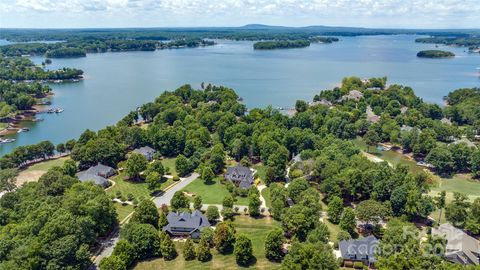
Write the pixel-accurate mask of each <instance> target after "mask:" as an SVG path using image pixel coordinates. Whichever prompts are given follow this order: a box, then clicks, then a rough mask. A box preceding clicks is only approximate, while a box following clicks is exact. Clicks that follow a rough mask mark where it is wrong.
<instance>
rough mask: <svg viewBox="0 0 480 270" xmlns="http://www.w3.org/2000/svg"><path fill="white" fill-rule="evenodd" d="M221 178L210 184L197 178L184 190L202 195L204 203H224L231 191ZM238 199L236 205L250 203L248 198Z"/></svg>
mask: <svg viewBox="0 0 480 270" xmlns="http://www.w3.org/2000/svg"><path fill="white" fill-rule="evenodd" d="M220 179H221V177H217V178H215V179H213V181H212V183H209V184H205V183H204V182H203V180H201V179H197V180H194V181H193V182H192V183H190V184H189V185H188V186H186V187H185V188H184V189H183V190H184V191H186V192H190V193H194V194H195V195H200V196H202V202H203V203H204V204H222V201H223V198H225V196H227V195H228V194H229V192H228V190H227V188H226V186H225V185H223V184H221V183H220ZM236 199H237V201H236V202H235V205H248V198H246V197H245V198H244V197H237V198H236ZM192 200H193V198H192Z"/></svg>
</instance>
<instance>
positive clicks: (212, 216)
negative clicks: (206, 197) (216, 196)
mask: <svg viewBox="0 0 480 270" xmlns="http://www.w3.org/2000/svg"><path fill="white" fill-rule="evenodd" d="M206 216H207V219H208V221H210V222H215V221H216V220H217V219H218V218H219V217H220V213H219V212H218V208H217V207H216V206H215V205H209V206H208V208H207V212H206Z"/></svg>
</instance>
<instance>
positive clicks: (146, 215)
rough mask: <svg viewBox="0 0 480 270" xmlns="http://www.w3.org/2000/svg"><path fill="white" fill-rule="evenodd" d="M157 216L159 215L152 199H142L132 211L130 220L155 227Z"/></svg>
mask: <svg viewBox="0 0 480 270" xmlns="http://www.w3.org/2000/svg"><path fill="white" fill-rule="evenodd" d="M159 217H160V215H159V214H158V210H157V207H156V206H155V204H154V203H153V201H151V200H148V199H144V200H142V201H141V202H140V204H138V206H137V208H136V209H135V212H133V215H132V219H131V222H138V223H145V224H150V225H152V226H154V227H157V226H158V220H159Z"/></svg>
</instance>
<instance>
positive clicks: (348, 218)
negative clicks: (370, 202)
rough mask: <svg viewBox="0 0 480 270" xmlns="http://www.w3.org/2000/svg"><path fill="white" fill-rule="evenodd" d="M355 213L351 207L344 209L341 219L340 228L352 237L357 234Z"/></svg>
mask: <svg viewBox="0 0 480 270" xmlns="http://www.w3.org/2000/svg"><path fill="white" fill-rule="evenodd" d="M356 226H357V225H356V222H355V212H354V211H353V209H352V208H350V207H345V208H344V209H343V214H342V217H341V218H340V228H341V229H342V230H344V231H347V232H348V233H349V234H350V235H353V234H355V227H356Z"/></svg>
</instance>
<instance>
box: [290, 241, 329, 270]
mask: <svg viewBox="0 0 480 270" xmlns="http://www.w3.org/2000/svg"><path fill="white" fill-rule="evenodd" d="M281 268H282V269H332V270H333V269H338V264H337V260H336V259H335V256H334V255H333V252H332V249H331V247H330V246H329V245H328V244H321V243H316V244H310V243H306V244H301V243H299V242H294V243H293V245H292V247H291V248H290V250H289V252H288V254H287V256H285V258H284V259H283V261H282V267H281Z"/></svg>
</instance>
